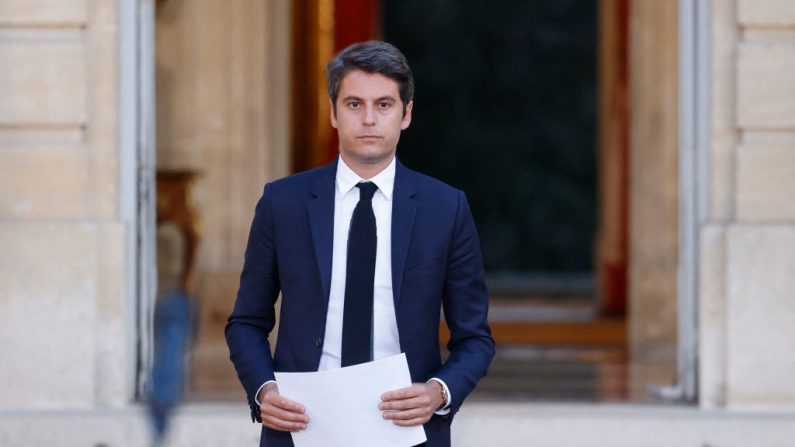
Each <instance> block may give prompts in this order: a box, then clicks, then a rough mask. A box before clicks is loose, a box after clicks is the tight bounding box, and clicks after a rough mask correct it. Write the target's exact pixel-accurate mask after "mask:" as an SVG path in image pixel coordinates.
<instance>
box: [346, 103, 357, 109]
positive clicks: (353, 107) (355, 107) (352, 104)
mask: <svg viewBox="0 0 795 447" xmlns="http://www.w3.org/2000/svg"><path fill="white" fill-rule="evenodd" d="M359 105H360V104H359V102H357V101H351V102H349V103H348V107H350V108H352V109H358V108H359Z"/></svg>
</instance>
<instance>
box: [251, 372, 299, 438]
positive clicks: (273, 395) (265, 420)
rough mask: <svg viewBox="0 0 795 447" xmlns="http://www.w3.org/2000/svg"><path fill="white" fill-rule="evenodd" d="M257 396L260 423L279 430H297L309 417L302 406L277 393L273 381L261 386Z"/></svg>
mask: <svg viewBox="0 0 795 447" xmlns="http://www.w3.org/2000/svg"><path fill="white" fill-rule="evenodd" d="M257 397H258V398H259V401H260V405H259V415H260V417H261V418H262V425H264V426H266V427H268V428H271V429H273V430H280V431H298V430H303V429H305V428H306V424H307V423H308V422H309V417H307V415H306V409H305V408H304V406H303V405H301V404H299V403H298V402H295V401H292V400H290V399H288V398H286V397H282V396H281V395H279V388H278V387H277V386H276V384H275V383H269V384H267V385H265V386H264V387H262V390H260V392H259V396H257Z"/></svg>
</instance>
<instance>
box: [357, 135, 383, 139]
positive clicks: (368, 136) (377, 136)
mask: <svg viewBox="0 0 795 447" xmlns="http://www.w3.org/2000/svg"><path fill="white" fill-rule="evenodd" d="M356 138H359V139H360V140H379V139H381V136H380V135H359V136H358V137H356Z"/></svg>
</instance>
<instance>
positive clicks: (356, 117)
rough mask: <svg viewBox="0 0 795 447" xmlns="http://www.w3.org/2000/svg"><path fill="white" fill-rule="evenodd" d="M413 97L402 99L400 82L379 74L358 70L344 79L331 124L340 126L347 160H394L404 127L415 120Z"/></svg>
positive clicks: (374, 162) (365, 162) (361, 162)
mask: <svg viewBox="0 0 795 447" xmlns="http://www.w3.org/2000/svg"><path fill="white" fill-rule="evenodd" d="M413 106H414V102H413V101H409V103H408V104H407V105H406V113H405V115H404V114H403V103H402V102H401V100H400V94H399V92H398V84H397V82H395V81H393V80H392V79H390V78H388V77H386V76H384V75H382V74H379V73H367V72H364V71H362V70H354V71H351V72H350V73H348V74H347V75H345V77H344V78H342V82H340V88H339V92H338V95H337V112H336V116H335V113H334V109H333V107H332V110H331V125H332V126H334V128H335V129H337V132H338V133H339V139H340V154H341V155H342V157H343V158H344V159H345V162H346V163H349V164H350V163H354V164H365V165H374V164H379V163H381V162H385V161H386V160H391V159H392V157H393V156H394V155H395V151H396V150H397V144H398V140H399V139H400V131H401V130H403V129H406V128H407V127H409V124H410V123H411V109H412V107H413Z"/></svg>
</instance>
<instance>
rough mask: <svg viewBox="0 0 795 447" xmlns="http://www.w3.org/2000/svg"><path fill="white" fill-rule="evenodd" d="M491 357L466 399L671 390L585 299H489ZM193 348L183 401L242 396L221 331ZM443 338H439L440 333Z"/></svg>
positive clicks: (571, 397)
mask: <svg viewBox="0 0 795 447" xmlns="http://www.w3.org/2000/svg"><path fill="white" fill-rule="evenodd" d="M489 319H490V324H491V326H492V330H493V332H494V336H495V339H497V341H498V348H497V354H496V356H495V358H494V362H493V363H492V365H491V368H490V369H489V374H488V376H487V377H486V378H484V379H483V380H482V381H481V382H480V384H479V385H478V387H477V389H476V390H475V391H474V392H473V393H472V395H471V396H470V399H472V400H478V401H525V402H526V401H536V402H590V403H595V402H653V401H656V400H657V399H656V398H655V395H656V393H655V389H657V388H659V387H660V386H667V385H671V384H672V383H671V381H672V380H671V378H672V377H674V373H675V370H674V368H675V365H672V364H671V362H668V363H664V362H663V363H659V364H650V363H645V364H641V363H638V362H632V361H630V360H629V356H628V353H627V339H626V336H627V334H626V325H625V322H624V320H623V319H621V318H610V317H602V316H600V315H599V314H598V312H597V311H596V310H595V307H594V301H593V300H590V299H583V298H577V299H560V298H556V299H493V300H492V306H491V311H490V315H489ZM202 332H203V333H204V334H216V335H215V336H213V337H210V336H209V335H206V337H209V338H206V339H204V340H202V342H201V343H199V344H198V345H197V346H198V347H199V348H198V349H194V350H193V352H192V354H191V358H190V363H191V370H190V380H189V387H188V388H189V389H188V393H187V395H186V396H187V398H188V400H190V401H208V400H212V401H219V400H221V401H234V400H238V399H241V398H243V394H242V393H243V391H242V388H241V387H240V385H239V383H238V382H237V377H236V376H235V373H234V370H233V369H232V365H231V362H229V359H228V351H227V350H226V346H225V344H224V342H223V338H222V336H220V331H219V332H218V333H216V331H202ZM442 336H443V337H444V336H445V333H444V330H443V331H442Z"/></svg>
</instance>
